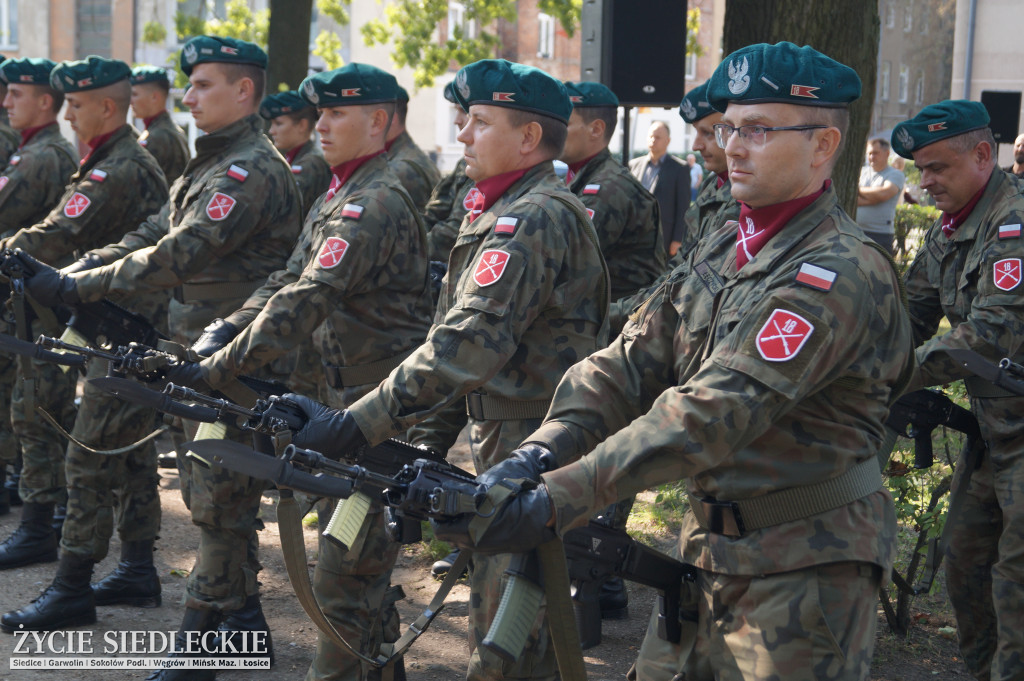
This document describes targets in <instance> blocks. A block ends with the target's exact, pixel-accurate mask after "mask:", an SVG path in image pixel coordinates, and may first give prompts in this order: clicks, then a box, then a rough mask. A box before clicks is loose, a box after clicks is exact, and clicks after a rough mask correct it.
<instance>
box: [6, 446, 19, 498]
mask: <svg viewBox="0 0 1024 681" xmlns="http://www.w3.org/2000/svg"><path fill="white" fill-rule="evenodd" d="M20 482H21V454H18V457H17V458H16V459H15V460H14V467H13V472H12V473H11V474H10V476H8V478H7V482H5V483H4V489H5V490H7V497H8V499H10V502H11V506H21V495H20V494H18V483H20Z"/></svg>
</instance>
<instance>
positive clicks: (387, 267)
mask: <svg viewBox="0 0 1024 681" xmlns="http://www.w3.org/2000/svg"><path fill="white" fill-rule="evenodd" d="M303 234H304V235H309V237H311V238H309V239H300V243H299V246H298V247H296V249H295V251H293V253H292V257H291V258H290V259H289V262H288V268H286V270H284V271H282V272H278V273H275V274H273V275H271V276H270V278H269V279H268V280H267V284H266V285H265V286H263V287H262V288H261V289H260V290H258V291H257V292H256V293H255V294H254V295H253V296H252V297H250V299H249V300H248V301H246V304H245V305H244V306H243V308H242V309H241V310H239V311H238V312H236V313H234V314H232V315H231V316H229V317H228V318H227V320H228V321H230V322H231V323H233V324H235V325H236V326H245V328H244V330H243V331H242V332H241V333H239V334H238V336H237V337H236V338H235V339H234V340H233V341H232V342H231V343H229V344H228V345H227V346H226V347H224V348H223V349H221V350H220V351H218V352H217V353H215V354H214V355H213V356H211V357H209V358H207V359H206V360H204V361H203V363H202V366H203V370H204V374H206V375H207V376H208V380H209V382H210V383H211V385H214V386H217V385H219V384H220V383H221V382H222V381H223V380H224V378H225V377H226V376H233V375H237V374H239V373H249V372H251V371H252V370H253V369H254V368H256V367H259V366H261V365H263V364H265V363H267V362H268V361H270V360H272V359H274V358H275V357H278V356H280V355H283V354H285V353H286V352H288V351H289V350H290V349H292V348H294V347H296V346H298V345H299V344H301V343H302V342H303V341H304V340H306V339H308V338H309V337H310V336H313V339H314V341H315V342H316V344H317V345H318V347H319V350H320V355H321V356H322V357H323V360H324V361H325V362H327V363H328V364H332V365H334V366H338V367H346V368H352V367H359V366H365V365H368V364H371V363H374V362H380V361H382V360H386V359H388V358H394V357H399V356H401V355H402V354H403V353H406V352H408V351H409V350H411V349H413V348H415V347H416V346H418V345H420V343H422V342H423V340H424V339H425V338H426V336H427V329H428V328H429V327H430V313H431V309H432V301H431V298H430V287H429V285H428V277H427V262H428V261H427V254H426V232H425V230H424V228H423V223H422V221H421V220H420V217H419V214H418V213H417V212H416V210H415V207H414V206H413V204H412V199H410V198H409V195H408V194H407V193H406V192H405V190H404V189H403V188H402V185H401V184H399V182H398V178H397V177H395V175H394V174H393V173H391V172H390V170H389V168H388V161H387V158H386V157H385V156H384V155H380V156H377V157H375V158H372V159H370V160H368V161H366V162H365V163H364V164H362V165H361V166H360V167H359V168H358V169H356V171H355V173H353V175H352V177H351V178H349V180H348V181H347V182H346V183H345V184H344V185H343V186H342V187H341V188H340V189H339V190H338V192H337V193H336V194H335V195H334V196H333V197H332V198H330V199H327V195H326V194H324V195H323V196H322V197H321V198H320V199H319V200H318V201H317V203H316V204H315V205H314V206H313V208H312V210H310V213H309V216H308V217H307V218H306V222H305V224H304V226H303ZM300 248H301V252H300ZM264 300H265V301H266V303H265V305H263V306H262V309H261V310H260V311H259V313H258V315H257V316H256V317H255V319H252V311H253V310H256V309H258V308H259V307H260V305H261V302H262V301H264ZM249 320H251V323H248V322H249ZM397 363H398V362H397V360H396V361H395V364H397ZM385 375H386V372H385ZM379 382H380V378H377V379H376V380H374V381H373V384H374V385H376V384H377V383H379ZM346 387H349V386H346ZM353 387H354V386H353Z"/></svg>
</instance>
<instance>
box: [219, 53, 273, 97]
mask: <svg viewBox="0 0 1024 681" xmlns="http://www.w3.org/2000/svg"><path fill="white" fill-rule="evenodd" d="M215 63H217V64H220V66H221V67H222V68H223V69H224V77H225V78H227V79H228V82H229V83H237V82H238V81H240V80H241V79H242V78H248V79H249V80H251V81H252V89H253V96H254V99H255V104H259V103H260V102H261V101H263V90H264V89H265V88H266V83H267V71H266V69H262V68H260V67H259V66H256V65H255V64H229V63H227V62H215Z"/></svg>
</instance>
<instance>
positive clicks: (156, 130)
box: [139, 111, 191, 184]
mask: <svg viewBox="0 0 1024 681" xmlns="http://www.w3.org/2000/svg"><path fill="white" fill-rule="evenodd" d="M139 144H140V145H141V146H143V147H145V149H146V151H148V152H149V153H151V154H152V155H153V158H155V159H156V162H157V163H159V164H160V169H161V170H163V171H164V177H166V178H167V183H168V184H171V183H172V182H174V181H175V180H177V179H178V178H179V177H181V173H182V172H183V171H184V170H185V165H186V164H187V163H188V159H189V156H190V155H191V154H190V153H189V150H188V137H186V136H185V131H184V130H182V129H181V128H180V127H179V126H178V124H177V123H175V122H174V120H173V119H172V118H171V114H169V113H168V112H166V111H164V112H162V113H159V114H157V116H156V118H154V119H153V120H152V121H150V123H149V126H148V127H147V128H146V129H145V130H144V131H143V133H142V134H141V135H140V136H139Z"/></svg>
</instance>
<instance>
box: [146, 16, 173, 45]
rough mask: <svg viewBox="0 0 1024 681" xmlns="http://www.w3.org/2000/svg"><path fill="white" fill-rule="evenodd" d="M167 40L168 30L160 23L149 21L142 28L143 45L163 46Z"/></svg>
mask: <svg viewBox="0 0 1024 681" xmlns="http://www.w3.org/2000/svg"><path fill="white" fill-rule="evenodd" d="M165 40H167V29H166V28H164V25H163V24H161V23H160V22H159V21H147V22H146V25H145V26H143V27H142V44H143V45H163V44H164V41H165Z"/></svg>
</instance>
